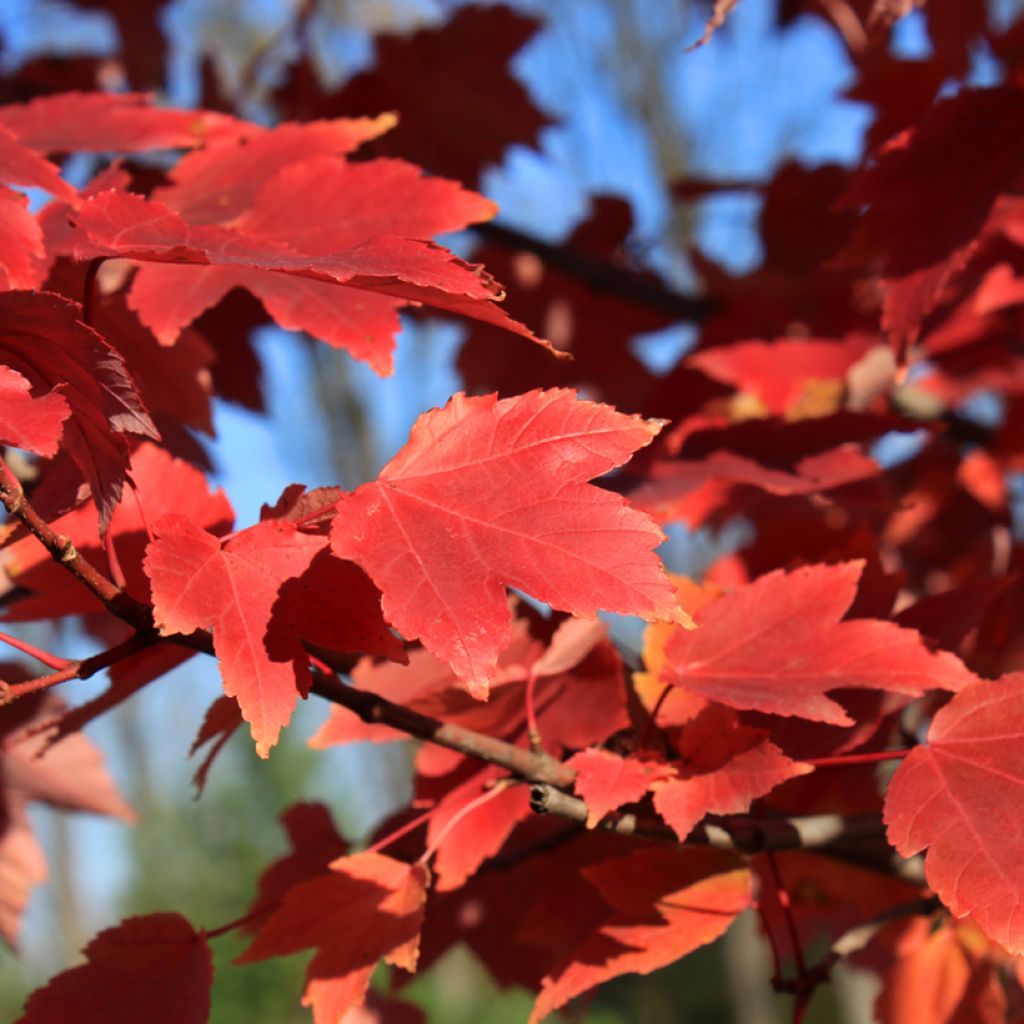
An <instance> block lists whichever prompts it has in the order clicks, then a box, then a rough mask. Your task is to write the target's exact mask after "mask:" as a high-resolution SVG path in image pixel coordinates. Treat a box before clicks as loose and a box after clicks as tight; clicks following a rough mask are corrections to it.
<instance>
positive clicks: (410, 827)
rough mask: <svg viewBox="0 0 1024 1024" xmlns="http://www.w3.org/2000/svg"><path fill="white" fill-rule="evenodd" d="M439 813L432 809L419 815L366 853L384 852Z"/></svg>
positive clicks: (379, 840)
mask: <svg viewBox="0 0 1024 1024" xmlns="http://www.w3.org/2000/svg"><path fill="white" fill-rule="evenodd" d="M436 812H437V807H431V808H430V810H429V811H424V812H423V813H422V814H417V815H416V817H415V818H413V819H412V821H407V822H406V823H405V824H404V825H399V827H398V828H396V829H395V830H394V831H393V832H389V833H388V834H387V835H386V836H384V838H383V839H378V840H377V842H375V843H374V844H373V845H372V846H368V847H367V848H366V850H365V851H364V852H365V853H377V852H378V851H380V850H383V849H384V847H385V846H390V845H391V844H392V843H396V842H398V840H399V839H401V838H402V837H403V836H407V835H408V834H409V833H410V832H415V831H416V829H418V828H419V827H420V826H421V825H424V824H426V823H427V822H428V821H430V819H431V818H432V817H433V816H434V814H435V813H436Z"/></svg>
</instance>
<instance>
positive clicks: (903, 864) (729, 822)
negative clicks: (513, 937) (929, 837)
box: [530, 783, 925, 885]
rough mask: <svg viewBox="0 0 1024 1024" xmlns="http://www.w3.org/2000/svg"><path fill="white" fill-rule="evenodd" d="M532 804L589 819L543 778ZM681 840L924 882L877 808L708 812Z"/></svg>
mask: <svg viewBox="0 0 1024 1024" xmlns="http://www.w3.org/2000/svg"><path fill="white" fill-rule="evenodd" d="M530 806H531V807H532V808H533V810H534V811H535V812H536V813H538V814H557V815H559V816H560V817H563V818H569V819H570V820H571V821H577V822H580V823H581V824H582V823H585V822H586V821H587V818H588V814H589V812H588V809H587V805H586V804H585V803H584V802H583V801H582V800H580V799H579V798H578V797H575V796H571V795H570V794H569V793H565V792H563V791H562V790H561V789H556V788H554V787H553V786H551V785H548V784H545V783H535V784H534V785H533V787H532V788H531V790H530ZM597 827H598V828H601V829H605V830H607V831H609V832H615V833H616V834H617V835H626V836H629V835H635V836H641V837H643V838H645V839H657V840H661V841H662V842H669V843H680V839H679V837H678V836H677V835H676V834H675V832H673V831H672V829H671V828H669V827H668V825H666V824H664V822H662V821H660V820H657V819H654V818H643V817H639V816H637V815H635V814H628V813H617V812H612V813H611V814H608V815H605V817H604V818H603V819H602V820H601V821H600V823H599V824H598V826H597ZM682 843H683V845H687V846H712V847H714V848H715V849H718V850H734V851H736V852H738V853H745V854H754V853H761V852H762V851H764V850H813V851H815V852H816V853H823V854H827V855H828V856H831V857H835V858H837V859H839V860H844V861H848V862H850V863H852V864H856V865H858V866H860V867H870V868H875V869H877V870H880V871H882V872H884V873H885V874H890V875H896V876H897V877H899V878H902V879H904V880H905V881H908V882H911V883H912V884H915V885H924V884H925V880H924V868H923V863H922V862H921V859H920V858H914V859H913V860H909V861H908V860H904V859H903V858H902V857H899V856H898V855H897V854H896V853H895V852H894V851H893V850H892V849H891V848H890V847H889V846H888V844H887V843H886V841H885V830H884V828H883V826H882V819H881V816H880V815H878V814H859V815H853V816H851V817H844V816H843V815H840V814H811V815H806V816H803V817H791V818H764V817H750V816H745V815H735V816H729V817H722V816H719V815H708V817H707V818H706V819H705V820H704V821H703V822H702V823H701V824H699V825H698V826H697V827H696V828H695V829H694V830H693V831H692V832H691V833H690V834H689V835H688V836H687V837H686V839H685V840H682ZM879 843H881V844H882V845H881V846H880V848H879V849H877V850H876V849H874V848H873V846H872V844H879Z"/></svg>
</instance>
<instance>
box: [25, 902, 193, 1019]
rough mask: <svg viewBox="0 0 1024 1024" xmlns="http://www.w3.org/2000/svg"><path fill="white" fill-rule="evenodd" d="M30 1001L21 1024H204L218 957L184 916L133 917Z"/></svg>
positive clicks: (106, 933) (99, 940) (102, 935)
mask: <svg viewBox="0 0 1024 1024" xmlns="http://www.w3.org/2000/svg"><path fill="white" fill-rule="evenodd" d="M84 953H85V956H86V960H87V962H86V963H84V964H83V965H82V966H81V967H72V968H71V969H70V970H67V971H64V973H63V974H58V975H57V977H55V978H53V979H52V980H51V981H49V982H48V983H47V984H46V985H45V986H44V987H43V988H41V989H38V990H36V991H35V992H33V993H32V995H31V996H29V1000H28V1003H27V1004H26V1007H25V1013H24V1014H23V1015H22V1016H21V1017H19V1018H18V1024H110V1022H111V1021H115V1020H116V1021H121V1022H123V1024H206V1021H207V1019H208V1017H209V1013H210V986H211V985H212V984H213V954H212V953H211V951H210V947H209V946H208V945H207V942H206V938H205V936H204V935H203V933H202V932H197V931H196V930H195V929H194V928H193V927H192V925H190V924H189V923H188V921H187V920H186V919H185V918H184V917H182V916H181V915H180V914H149V915H147V916H146V917H130V918H128V919H127V920H125V921H122V922H121V923H120V924H119V925H117V926H116V927H114V928H108V929H107V930H106V931H104V932H100V934H99V935H97V936H96V938H94V939H93V940H92V941H91V942H90V943H89V945H88V946H86V947H85V950H84Z"/></svg>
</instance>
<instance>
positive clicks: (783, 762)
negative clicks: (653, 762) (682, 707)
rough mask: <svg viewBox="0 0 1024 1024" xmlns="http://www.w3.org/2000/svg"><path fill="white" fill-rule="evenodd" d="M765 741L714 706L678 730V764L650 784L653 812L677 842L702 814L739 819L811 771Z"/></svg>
mask: <svg viewBox="0 0 1024 1024" xmlns="http://www.w3.org/2000/svg"><path fill="white" fill-rule="evenodd" d="M767 736H768V734H767V732H765V731H764V730H763V729H752V728H749V727H747V726H744V725H741V724H740V722H739V721H738V718H737V715H736V712H734V711H730V710H729V709H727V708H723V707H722V706H721V705H719V704H711V705H709V706H708V707H706V708H705V709H704V710H703V711H701V712H700V714H698V715H697V717H696V718H695V719H694V720H693V721H692V722H690V723H688V724H687V725H686V726H685V727H684V728H683V732H682V736H681V738H680V740H679V743H678V752H679V754H680V755H681V757H682V760H681V762H679V763H678V764H674V765H673V766H672V769H673V770H672V772H671V775H668V776H667V777H664V778H661V779H658V780H656V781H655V782H653V783H652V785H651V789H652V790H653V791H654V807H655V810H657V812H658V813H659V814H660V815H661V816H662V818H664V819H665V821H666V822H667V823H668V824H669V825H670V826H671V827H672V829H673V830H674V831H675V833H676V835H677V836H679V839H680V841H681V842H682V841H683V840H685V839H686V837H687V836H688V835H689V834H690V832H691V831H692V830H693V828H694V826H695V825H696V824H697V823H698V822H699V821H700V820H701V818H703V817H704V815H705V814H742V813H744V812H745V811H748V810H749V809H750V804H751V802H752V801H753V800H755V799H757V798H758V797H761V796H764V795H765V794H766V793H768V792H770V791H771V790H773V789H774V788H775V787H776V786H778V785H781V784H782V783H783V782H786V781H787V780H788V779H794V778H797V777H798V776H800V775H807V774H809V773H810V772H812V771H813V770H814V769H813V768H812V767H811V766H810V765H807V764H801V763H800V762H798V761H794V760H792V758H789V757H787V756H786V755H785V754H784V753H783V752H782V751H781V750H780V749H779V748H778V747H777V746H776V745H775V744H774V743H772V742H770V741H769V740H768V738H767Z"/></svg>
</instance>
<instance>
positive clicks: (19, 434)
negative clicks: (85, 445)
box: [0, 366, 71, 456]
mask: <svg viewBox="0 0 1024 1024" xmlns="http://www.w3.org/2000/svg"><path fill="white" fill-rule="evenodd" d="M31 387H32V385H31V384H30V383H29V382H28V381H27V380H26V379H25V378H24V377H23V376H22V375H21V374H20V373H18V371H17V370H12V369H11V368H10V367H9V366H0V442H2V443H3V444H12V445H14V446H15V447H17V448H25V449H27V450H28V451H30V452H36V453H37V454H38V455H46V456H53V455H56V454H57V446H58V444H59V442H60V436H61V434H62V433H63V431H64V421H65V420H66V419H67V418H68V416H70V415H71V408H70V406H69V405H68V403H67V402H66V401H65V400H64V398H63V396H62V395H61V393H60V385H59V384H58V385H57V387H55V388H54V389H53V390H52V391H49V392H47V394H45V395H41V396H40V397H39V398H33V397H32V396H31V394H30V393H29V391H30V389H31Z"/></svg>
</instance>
